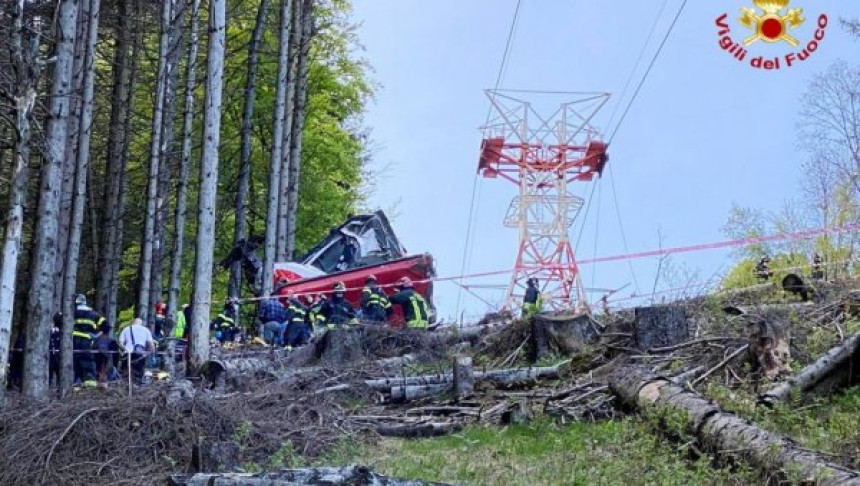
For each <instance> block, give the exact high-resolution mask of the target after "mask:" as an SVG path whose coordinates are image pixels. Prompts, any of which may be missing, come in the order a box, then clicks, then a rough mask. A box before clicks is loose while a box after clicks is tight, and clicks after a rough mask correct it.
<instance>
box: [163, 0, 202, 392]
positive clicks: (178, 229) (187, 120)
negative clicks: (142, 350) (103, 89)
mask: <svg viewBox="0 0 860 486" xmlns="http://www.w3.org/2000/svg"><path fill="white" fill-rule="evenodd" d="M199 16H200V0H194V2H193V4H192V5H191V19H190V20H189V24H190V27H189V32H190V34H189V35H190V44H189V46H188V60H187V64H186V66H185V107H184V113H183V115H182V155H181V158H180V159H179V177H178V179H177V181H176V212H175V215H174V220H173V249H172V251H171V257H170V282H169V283H168V297H167V319H168V326H167V327H168V329H166V330H165V334H166V335H168V336H171V335H172V334H173V324H174V323H175V320H176V313H177V311H178V310H179V285H180V278H181V277H182V255H183V253H184V252H183V250H184V246H185V216H186V213H187V211H188V172H189V167H190V166H191V143H192V135H193V131H194V88H195V87H196V86H197V24H198V21H199ZM190 324H191V323H188V324H187V325H190ZM174 346H175V341H173V340H169V341H168V353H167V366H168V371H169V372H170V374H171V376H173V374H174V370H173V356H174V353H173V349H174Z"/></svg>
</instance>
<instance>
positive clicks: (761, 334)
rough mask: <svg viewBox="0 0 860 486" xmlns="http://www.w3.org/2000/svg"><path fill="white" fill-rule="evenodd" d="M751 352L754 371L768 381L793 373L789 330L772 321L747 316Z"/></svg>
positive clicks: (744, 317) (745, 317)
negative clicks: (790, 364)
mask: <svg viewBox="0 0 860 486" xmlns="http://www.w3.org/2000/svg"><path fill="white" fill-rule="evenodd" d="M742 318H743V319H745V320H746V321H747V334H748V335H749V338H750V342H749V351H750V357H751V358H752V361H753V369H754V370H756V371H761V373H762V375H763V376H764V377H765V378H767V379H773V378H775V377H777V376H779V375H783V374H788V373H791V366H789V363H790V362H791V347H790V346H789V342H790V340H789V333H788V329H787V328H786V327H785V326H784V325H782V324H780V323H778V322H776V321H774V320H772V319H766V318H763V317H759V316H757V315H745V316H743V317H742Z"/></svg>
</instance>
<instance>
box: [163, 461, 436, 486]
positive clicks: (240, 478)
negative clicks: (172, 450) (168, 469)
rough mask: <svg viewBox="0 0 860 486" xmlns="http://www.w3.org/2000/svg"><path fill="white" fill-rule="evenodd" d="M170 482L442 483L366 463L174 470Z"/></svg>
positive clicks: (227, 485)
mask: <svg viewBox="0 0 860 486" xmlns="http://www.w3.org/2000/svg"><path fill="white" fill-rule="evenodd" d="M168 484H169V485H170V486H209V485H212V484H217V485H223V486H260V485H266V486H294V485H297V484H317V485H332V486H333V485H339V484H340V485H350V486H375V485H388V486H421V485H441V484H442V483H425V482H422V481H412V480H402V479H394V478H389V477H386V476H382V475H381V474H377V473H375V472H374V471H373V469H372V468H369V467H365V466H346V467H342V468H334V467H313V468H306V469H285V470H282V471H278V472H267V473H259V474H250V473H222V474H218V473H199V474H174V475H173V476H171V477H170V480H169V482H168Z"/></svg>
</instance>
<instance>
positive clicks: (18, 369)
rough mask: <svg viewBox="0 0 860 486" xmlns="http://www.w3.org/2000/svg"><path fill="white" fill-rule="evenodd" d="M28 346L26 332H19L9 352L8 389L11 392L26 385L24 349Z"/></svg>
mask: <svg viewBox="0 0 860 486" xmlns="http://www.w3.org/2000/svg"><path fill="white" fill-rule="evenodd" d="M26 345H27V342H26V341H25V339H24V332H23V331H19V332H18V337H17V338H16V339H15V344H14V345H13V346H12V349H11V350H10V351H9V382H8V383H7V384H6V387H7V388H9V389H10V390H21V387H22V386H23V384H24V348H25V347H26Z"/></svg>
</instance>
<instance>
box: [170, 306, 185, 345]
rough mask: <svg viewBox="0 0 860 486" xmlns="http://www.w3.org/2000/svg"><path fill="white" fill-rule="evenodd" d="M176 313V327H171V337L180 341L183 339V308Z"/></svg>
mask: <svg viewBox="0 0 860 486" xmlns="http://www.w3.org/2000/svg"><path fill="white" fill-rule="evenodd" d="M186 307H188V306H187V305H186V306H183V308H182V310H180V311H179V312H177V313H176V325H174V326H173V337H175V338H179V339H182V338H183V337H185V308H186Z"/></svg>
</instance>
